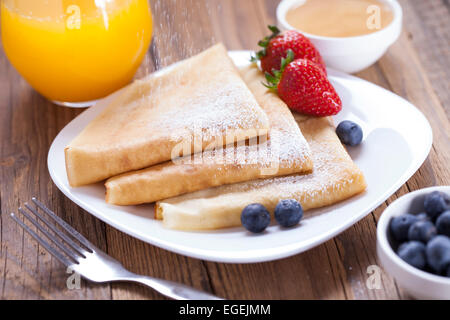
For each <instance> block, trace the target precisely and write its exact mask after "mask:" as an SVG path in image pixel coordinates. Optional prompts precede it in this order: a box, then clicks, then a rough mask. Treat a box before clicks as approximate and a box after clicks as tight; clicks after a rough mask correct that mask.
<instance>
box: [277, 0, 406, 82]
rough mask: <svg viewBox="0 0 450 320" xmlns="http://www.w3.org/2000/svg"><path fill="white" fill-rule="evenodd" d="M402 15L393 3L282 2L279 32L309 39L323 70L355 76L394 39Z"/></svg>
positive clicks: (384, 0) (390, 0) (359, 0)
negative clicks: (323, 61)
mask: <svg viewBox="0 0 450 320" xmlns="http://www.w3.org/2000/svg"><path fill="white" fill-rule="evenodd" d="M402 19H403V12H402V8H401V6H400V5H399V3H398V2H397V0H283V1H281V2H280V4H279V5H278V8H277V20H278V26H279V27H280V29H281V30H290V29H295V30H298V31H300V32H302V33H303V34H304V35H305V36H307V37H308V38H310V39H311V41H312V42H313V43H314V45H315V46H316V47H317V49H318V50H319V51H320V53H321V54H322V56H323V58H324V60H325V62H326V63H327V66H328V67H330V68H333V69H337V70H340V71H344V72H347V73H355V72H359V71H361V70H363V69H365V68H367V67H369V66H371V65H372V64H374V63H375V62H376V61H378V60H379V59H380V58H381V57H382V56H383V55H384V53H385V52H386V51H387V49H388V48H389V47H390V46H391V45H392V44H393V43H394V42H395V41H396V40H397V39H398V37H399V36H400V33H401V30H402Z"/></svg>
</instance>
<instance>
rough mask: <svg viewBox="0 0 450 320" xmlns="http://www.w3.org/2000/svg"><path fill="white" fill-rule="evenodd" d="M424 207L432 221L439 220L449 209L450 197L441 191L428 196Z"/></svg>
mask: <svg viewBox="0 0 450 320" xmlns="http://www.w3.org/2000/svg"><path fill="white" fill-rule="evenodd" d="M423 205H424V207H425V211H426V212H427V214H428V216H429V217H430V218H431V219H435V218H437V217H438V216H439V215H440V214H441V213H442V212H444V211H446V210H448V209H449V204H448V197H446V196H445V195H444V194H443V193H442V192H439V191H434V192H432V193H429V194H427V195H426V196H425V201H424V203H423Z"/></svg>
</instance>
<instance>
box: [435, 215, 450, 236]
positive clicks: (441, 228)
mask: <svg viewBox="0 0 450 320" xmlns="http://www.w3.org/2000/svg"><path fill="white" fill-rule="evenodd" d="M436 227H437V230H438V233H439V234H443V235H444V236H447V237H450V210H447V211H445V212H444V213H442V214H441V215H440V216H439V217H438V218H437V220H436Z"/></svg>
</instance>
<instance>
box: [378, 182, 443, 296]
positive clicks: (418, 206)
mask: <svg viewBox="0 0 450 320" xmlns="http://www.w3.org/2000/svg"><path fill="white" fill-rule="evenodd" d="M433 191H441V192H444V193H446V194H450V186H442V187H433V188H427V189H422V190H417V191H414V192H411V193H408V194H407V195H404V196H403V197H401V198H399V199H397V200H396V201H394V202H393V203H392V204H391V205H390V206H389V207H387V209H386V210H384V212H383V214H382V215H381V217H380V219H379V221H378V227H377V254H378V258H379V260H380V262H381V264H382V265H383V267H384V269H385V270H386V271H387V272H388V273H389V274H390V275H392V276H393V277H394V278H395V280H396V281H397V283H398V284H399V285H400V286H402V287H403V288H405V289H406V291H408V293H410V294H411V295H412V296H413V297H415V298H417V299H439V300H441V299H442V300H444V299H445V300H447V299H450V278H446V277H442V276H437V275H434V274H432V273H429V272H425V271H422V270H419V269H417V268H415V267H413V266H411V265H409V264H408V263H406V262H405V261H403V260H402V259H401V258H400V257H399V256H398V255H397V254H396V253H395V252H394V250H393V249H392V244H394V243H395V240H393V239H392V238H391V237H390V234H389V232H388V231H389V223H390V221H391V219H392V218H393V217H396V216H399V215H402V214H404V213H413V214H416V213H420V212H424V208H423V200H424V198H425V196H426V195H427V194H429V193H431V192H433Z"/></svg>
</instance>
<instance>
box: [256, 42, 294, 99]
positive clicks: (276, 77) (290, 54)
mask: <svg viewBox="0 0 450 320" xmlns="http://www.w3.org/2000/svg"><path fill="white" fill-rule="evenodd" d="M294 59H295V55H294V51H292V50H291V49H289V50H288V51H287V55H286V58H281V68H280V70H275V69H273V70H272V73H273V75H272V74H270V73H269V72H266V73H265V74H264V75H265V77H266V80H267V83H263V85H264V86H265V87H266V88H269V89H271V90H273V91H276V90H277V88H278V84H279V83H280V80H281V76H282V75H283V72H284V70H285V69H286V67H287V66H288V65H289V63H291V62H292V61H294Z"/></svg>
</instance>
